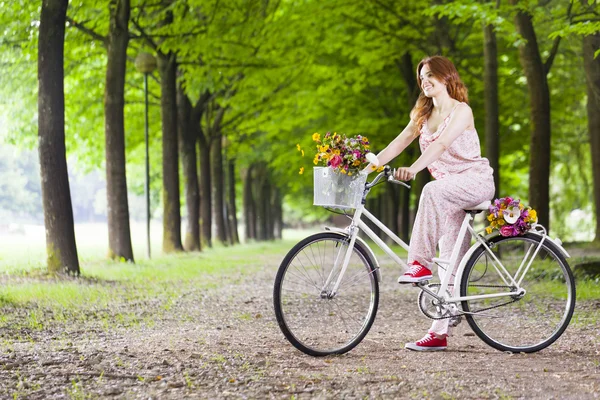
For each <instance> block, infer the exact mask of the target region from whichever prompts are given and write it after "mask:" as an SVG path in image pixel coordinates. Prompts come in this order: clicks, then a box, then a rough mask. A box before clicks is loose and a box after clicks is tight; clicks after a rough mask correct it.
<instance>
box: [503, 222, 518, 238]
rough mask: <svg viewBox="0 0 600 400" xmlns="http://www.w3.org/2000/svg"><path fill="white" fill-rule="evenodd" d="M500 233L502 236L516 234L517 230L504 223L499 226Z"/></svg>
mask: <svg viewBox="0 0 600 400" xmlns="http://www.w3.org/2000/svg"><path fill="white" fill-rule="evenodd" d="M500 234H501V235H502V236H516V235H517V234H518V232H515V227H514V226H513V225H504V226H503V227H502V228H500Z"/></svg>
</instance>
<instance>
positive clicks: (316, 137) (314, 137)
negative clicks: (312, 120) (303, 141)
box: [312, 132, 321, 142]
mask: <svg viewBox="0 0 600 400" xmlns="http://www.w3.org/2000/svg"><path fill="white" fill-rule="evenodd" d="M312 139H313V140H314V141H315V142H318V141H319V140H320V139H321V135H319V134H318V133H317V132H315V133H313V135H312Z"/></svg>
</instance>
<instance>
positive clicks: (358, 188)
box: [313, 167, 367, 208]
mask: <svg viewBox="0 0 600 400" xmlns="http://www.w3.org/2000/svg"><path fill="white" fill-rule="evenodd" d="M313 175H314V201H313V204H314V205H316V206H322V207H335V208H356V207H357V206H358V205H359V204H360V201H361V199H362V194H363V191H364V188H365V183H366V181H367V176H366V175H362V174H353V175H352V176H348V175H345V174H340V173H337V172H335V171H334V170H333V169H331V168H329V167H314V168H313Z"/></svg>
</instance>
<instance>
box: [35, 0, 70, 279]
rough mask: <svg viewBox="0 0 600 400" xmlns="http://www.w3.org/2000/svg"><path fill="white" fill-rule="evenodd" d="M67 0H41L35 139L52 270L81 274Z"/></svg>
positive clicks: (47, 244)
mask: <svg viewBox="0 0 600 400" xmlns="http://www.w3.org/2000/svg"><path fill="white" fill-rule="evenodd" d="M68 3H69V2H68V0H43V2H42V12H41V17H40V27H39V30H40V33H39V41H38V84H39V87H38V141H39V147H38V149H39V150H38V151H39V156H40V175H41V181H42V204H43V206H44V223H45V228H46V252H47V266H48V271H49V272H50V273H67V274H73V275H79V260H78V258H77V246H76V244H75V229H74V226H73V225H74V224H73V208H72V205H71V193H70V190H69V177H68V173H67V157H66V150H65V92H64V67H63V65H64V58H63V57H64V39H65V20H66V16H67V6H68Z"/></svg>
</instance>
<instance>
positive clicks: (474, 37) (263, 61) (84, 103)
mask: <svg viewBox="0 0 600 400" xmlns="http://www.w3.org/2000/svg"><path fill="white" fill-rule="evenodd" d="M517 10H523V11H526V12H528V13H530V14H531V15H532V16H533V21H534V26H535V29H536V35H537V37H538V41H539V47H540V52H541V54H542V56H543V58H544V60H545V59H547V58H548V56H549V55H550V53H551V51H552V50H551V49H552V47H553V45H554V44H555V41H556V40H557V38H561V42H560V45H559V47H558V53H557V54H556V57H555V59H554V63H553V65H552V68H551V70H550V74H549V76H548V78H549V85H550V90H551V107H552V175H551V180H552V182H551V187H552V196H551V198H552V203H551V208H552V215H553V217H552V218H553V221H556V222H558V223H553V225H552V226H553V229H557V230H558V231H559V233H560V234H561V235H563V236H564V235H566V236H568V235H569V232H568V229H566V228H565V230H564V231H561V229H562V228H561V227H564V226H566V224H565V223H563V222H565V221H566V220H567V219H569V216H570V213H571V211H572V210H588V209H589V207H590V204H591V198H592V187H593V181H592V176H591V159H590V155H589V153H590V151H589V140H588V138H587V131H586V118H587V116H586V111H585V82H584V80H583V79H582V78H581V74H582V72H581V71H582V57H581V51H582V50H581V36H584V35H588V34H591V33H593V32H596V31H598V30H599V29H600V25H598V22H597V21H595V20H594V18H595V17H594V12H595V4H589V5H588V4H584V2H564V1H558V0H552V1H549V2H544V5H540V4H539V3H538V2H534V1H526V2H518V5H517V6H511V5H509V4H507V2H499V4H498V2H491V1H490V2H480V1H476V0H458V1H453V2H444V1H433V0H429V1H426V2H412V1H409V0H398V1H390V0H367V1H365V0H344V1H341V0H285V1H279V2H269V1H262V0H230V1H226V2H223V1H218V0H173V1H170V2H166V3H165V2H148V1H145V0H133V1H132V12H131V23H130V32H131V41H130V47H129V50H128V58H129V62H128V65H127V84H126V94H125V96H126V102H127V104H126V108H125V117H126V124H125V127H126V151H127V162H128V170H127V174H128V181H129V186H130V190H132V191H133V192H135V193H138V194H141V193H142V192H143V181H144V180H143V174H144V163H143V161H144V148H143V144H144V104H143V94H144V91H143V76H142V74H141V73H139V72H137V71H136V70H135V68H134V65H133V60H134V59H135V57H136V55H137V54H138V53H139V52H140V51H146V52H151V53H154V54H156V53H157V52H161V53H163V54H166V53H169V52H173V53H175V54H176V55H177V59H178V62H179V65H180V71H181V73H180V75H179V79H180V82H181V83H182V85H183V86H184V88H185V91H186V93H187V94H188V96H189V97H190V99H191V100H192V103H195V102H196V101H197V100H198V98H199V97H200V95H201V94H202V93H205V92H206V91H208V92H209V93H210V94H211V96H212V97H211V102H210V106H211V108H210V109H211V110H213V112H210V113H208V114H207V115H205V116H204V117H203V119H202V125H203V129H204V131H205V132H207V131H208V130H207V128H208V127H209V126H210V125H211V124H212V123H213V122H214V114H215V113H214V109H215V107H217V106H220V107H224V108H226V111H225V114H224V119H223V123H222V134H223V135H225V136H226V138H227V156H228V157H235V158H236V160H237V164H236V165H237V167H238V168H239V169H242V170H243V169H245V168H247V167H248V166H249V165H250V164H251V163H254V162H257V161H266V162H267V163H268V166H269V169H270V173H271V175H272V177H273V178H274V179H275V181H276V182H277V185H278V186H279V187H280V188H281V189H282V190H283V193H284V194H285V199H286V203H287V204H286V209H288V210H289V211H290V212H289V213H288V212H286V216H292V215H293V216H294V217H293V218H301V217H303V216H306V218H310V219H312V218H322V217H323V214H322V210H315V209H314V208H313V207H312V206H311V198H312V189H311V182H312V178H311V174H310V171H311V167H312V165H313V164H312V157H313V156H314V148H313V147H312V146H313V144H312V142H311V139H310V136H311V135H312V133H314V132H321V133H324V132H326V131H339V132H344V133H346V134H348V135H355V134H363V135H366V136H368V137H369V139H370V141H371V143H372V147H373V149H374V150H375V151H379V150H381V149H382V148H383V147H384V146H386V145H387V143H389V142H390V141H391V140H392V139H393V138H394V137H395V136H396V135H397V134H398V133H399V132H400V131H401V130H402V129H403V128H404V126H405V125H406V124H407V122H408V114H409V112H410V109H411V107H412V104H411V102H410V101H409V98H410V96H409V93H408V89H407V86H406V82H405V81H404V77H403V73H402V70H401V68H400V67H401V62H402V60H403V56H405V54H408V55H409V56H410V57H411V61H412V64H413V67H412V68H413V69H414V68H415V67H416V63H417V62H418V61H419V60H420V59H421V58H422V57H424V56H426V55H431V54H442V55H446V56H448V57H450V58H451V59H452V60H453V61H454V62H455V63H456V65H457V68H458V70H459V73H460V74H461V77H462V79H463V80H464V81H465V83H466V85H467V87H468V88H469V97H470V104H471V107H472V108H473V111H474V115H475V123H476V126H477V128H478V130H479V134H480V137H481V138H482V141H483V139H484V136H485V135H484V133H485V132H484V131H483V126H484V120H485V115H484V93H485V88H484V87H483V82H482V74H483V57H482V46H483V34H482V27H483V26H484V25H485V24H492V25H494V28H495V31H496V35H497V38H498V53H499V59H498V68H499V70H498V80H499V88H500V93H499V96H500V98H499V101H500V152H501V159H500V165H501V168H502V171H501V172H502V173H501V187H502V192H501V195H503V196H505V195H511V196H515V197H519V198H521V199H523V200H524V201H526V200H527V199H526V197H527V191H528V190H527V188H528V168H529V154H530V152H533V151H536V149H535V148H530V144H529V140H528V137H529V133H530V130H531V127H530V121H529V111H528V105H529V101H530V100H529V94H528V92H527V85H526V80H525V77H524V76H523V73H522V70H521V66H520V63H519V60H518V47H519V46H520V45H522V44H523V39H522V38H520V37H519V35H518V34H516V30H515V28H514V22H513V21H514V15H515V13H516V11H517ZM68 16H69V18H70V20H71V22H69V24H68V29H67V32H66V38H65V40H66V43H65V72H66V77H65V95H66V135H67V137H66V140H67V149H68V153H69V155H70V156H75V157H76V159H77V162H78V163H81V164H84V165H85V166H87V168H88V169H89V170H92V169H98V168H102V167H103V164H104V161H103V160H104V116H103V104H102V102H103V91H104V80H105V76H104V75H105V64H106V49H105V43H104V41H103V39H102V37H105V36H106V34H107V32H108V26H109V18H108V16H109V2H104V1H97V0H73V1H71V2H70V5H69V10H68ZM37 19H39V4H36V3H35V2H30V1H29V2H26V1H15V2H10V3H7V5H5V8H4V9H3V13H2V16H0V23H1V24H2V26H3V27H4V31H3V32H2V34H1V35H0V45H1V47H2V51H1V52H0V105H1V106H2V107H1V108H0V134H1V135H2V136H3V137H4V140H5V141H9V142H12V143H17V144H19V146H22V147H27V146H28V147H32V146H34V145H35V143H36V135H35V133H36V129H37V121H36V118H37V117H36V110H37V104H36V93H37V79H36V63H37V56H36V50H37ZM169 21H171V22H170V23H168V22H169ZM413 73H414V72H413ZM159 79H160V77H159V76H158V73H157V72H154V73H153V74H152V75H150V76H149V91H150V114H149V120H150V151H151V165H152V167H151V168H152V169H151V175H152V184H151V185H152V196H153V202H152V203H153V207H156V206H157V205H158V203H159V202H160V196H159V193H160V189H161V179H160V165H161V157H162V156H161V129H160V114H159V107H158V105H159V102H160V86H159ZM297 144H299V145H300V146H301V147H302V148H303V149H304V151H305V157H304V158H303V157H301V155H300V153H299V152H298V150H297V149H296V145H297ZM482 144H483V143H482ZM413 160H414V156H413V158H410V157H409V156H408V155H407V154H403V155H402V156H401V157H399V158H398V160H396V161H394V166H400V165H401V164H407V163H411V162H412V161H413ZM301 167H303V168H304V169H305V170H304V171H305V172H304V173H303V174H299V173H298V172H299V169H300V168H301ZM238 191H239V189H238Z"/></svg>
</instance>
